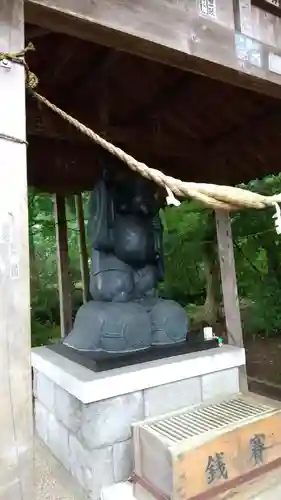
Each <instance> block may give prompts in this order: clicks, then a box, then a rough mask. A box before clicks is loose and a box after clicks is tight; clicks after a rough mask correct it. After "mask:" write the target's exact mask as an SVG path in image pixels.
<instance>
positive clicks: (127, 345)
mask: <svg viewBox="0 0 281 500" xmlns="http://www.w3.org/2000/svg"><path fill="white" fill-rule="evenodd" d="M161 205H162V204H161V202H160V201H159V200H158V198H157V196H156V187H155V185H154V184H153V183H151V182H149V181H147V180H145V179H143V178H142V177H140V176H136V175H129V173H128V172H126V173H125V175H124V174H122V173H114V174H112V172H111V173H109V172H107V173H105V174H104V177H103V179H102V180H100V181H99V182H98V183H97V184H96V186H95V188H94V190H93V192H92V195H91V201H90V218H89V226H88V234H89V238H90V243H91V248H92V253H91V275H90V293H91V296H92V298H93V300H92V301H89V302H88V303H87V304H85V305H83V306H82V307H81V308H80V309H79V311H78V313H77V316H76V319H75V323H74V327H73V330H72V332H71V333H70V334H69V335H68V336H67V338H66V339H65V340H64V344H65V345H67V346H69V347H72V348H73V349H76V350H78V351H84V352H88V353H91V355H97V356H98V354H99V353H100V354H111V355H117V354H124V353H131V352H137V351H140V350H145V349H150V348H152V347H154V346H158V347H159V346H168V345H175V344H176V343H182V342H185V341H186V336H187V333H188V317H187V313H186V311H185V310H184V309H183V308H182V307H181V306H180V305H179V304H178V303H176V302H174V301H172V300H164V299H162V298H159V297H158V296H157V284H158V283H159V281H161V280H163V277H164V263H163V249H162V244H163V228H162V224H161V220H160V216H159V210H160V208H161Z"/></svg>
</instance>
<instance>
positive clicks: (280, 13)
mask: <svg viewBox="0 0 281 500" xmlns="http://www.w3.org/2000/svg"><path fill="white" fill-rule="evenodd" d="M251 4H252V5H253V6H254V7H258V8H259V9H262V10H264V11H265V12H268V13H269V14H273V15H274V16H277V17H281V0H251Z"/></svg>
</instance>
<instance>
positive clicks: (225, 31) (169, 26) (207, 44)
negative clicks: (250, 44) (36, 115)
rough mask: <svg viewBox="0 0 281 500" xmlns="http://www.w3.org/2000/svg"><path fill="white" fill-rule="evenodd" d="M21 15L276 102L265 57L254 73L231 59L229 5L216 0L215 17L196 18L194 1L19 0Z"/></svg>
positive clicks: (279, 92)
mask: <svg viewBox="0 0 281 500" xmlns="http://www.w3.org/2000/svg"><path fill="white" fill-rule="evenodd" d="M25 16H26V20H27V21H28V22H31V23H32V22H33V23H37V24H40V26H42V27H45V28H48V29H51V30H53V31H58V32H61V33H65V34H68V35H70V36H75V37H78V38H82V39H84V40H89V41H92V42H96V43H101V44H103V45H106V46H109V47H113V48H117V49H119V50H124V51H126V52H130V53H134V54H137V55H140V56H143V57H146V58H150V59H153V60H156V61H159V62H162V63H166V64H169V65H172V66H177V67H180V68H182V69H184V70H191V71H194V72H197V73H201V74H204V75H207V76H210V77H212V78H215V79H221V80H222V81H227V82H231V83H234V84H236V85H239V86H242V87H248V88H251V89H253V90H255V91H257V92H261V93H268V94H271V95H272V94H273V93H274V94H275V95H276V96H277V97H278V98H281V85H280V83H279V79H278V78H277V77H276V75H275V74H274V73H273V72H270V71H269V69H268V67H267V57H265V58H262V59H264V61H262V68H260V67H257V66H254V65H250V66H249V65H247V64H244V62H243V61H241V60H240V59H239V58H238V56H237V53H236V47H235V40H234V36H235V31H234V13H233V1H232V0H223V2H222V1H218V6H217V13H216V18H214V17H213V16H211V15H210V16H209V17H208V16H207V17H206V16H202V15H201V13H200V3H199V2H197V1H196V0H189V1H188V2H187V1H186V0H177V2H171V1H168V0H135V1H134V2H133V3H132V1H131V0H122V2H119V1H116V0H96V1H95V2H93V1H92V0H80V1H79V2H74V1H71V2H70V1H69V0H25ZM261 47H262V48H263V51H264V53H265V54H268V53H269V51H270V50H271V52H272V51H273V52H274V50H275V51H277V52H276V53H277V54H279V53H280V50H279V49H278V47H269V46H267V45H265V44H261ZM273 49H274V50H273Z"/></svg>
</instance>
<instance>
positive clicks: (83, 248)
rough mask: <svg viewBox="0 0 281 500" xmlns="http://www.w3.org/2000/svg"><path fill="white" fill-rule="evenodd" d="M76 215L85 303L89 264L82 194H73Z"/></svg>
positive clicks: (86, 300)
mask: <svg viewBox="0 0 281 500" xmlns="http://www.w3.org/2000/svg"><path fill="white" fill-rule="evenodd" d="M75 208H76V217H77V222H78V228H79V253H80V269H81V280H82V293H83V303H84V304H86V302H88V300H89V281H90V278H89V265H88V252H87V244H86V231H85V220H84V208H83V198H82V194H77V195H75Z"/></svg>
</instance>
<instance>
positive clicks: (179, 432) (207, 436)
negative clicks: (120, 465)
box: [134, 396, 281, 500]
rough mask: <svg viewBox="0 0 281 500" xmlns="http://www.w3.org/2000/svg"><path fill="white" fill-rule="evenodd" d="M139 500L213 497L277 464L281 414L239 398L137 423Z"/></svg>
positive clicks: (268, 405)
mask: <svg viewBox="0 0 281 500" xmlns="http://www.w3.org/2000/svg"><path fill="white" fill-rule="evenodd" d="M134 445H135V472H136V475H135V496H136V498H137V499H138V500H147V499H149V498H151V499H157V500H165V499H171V500H189V499H193V498H194V499H195V498H198V499H199V498H200V499H204V498H206V499H207V498H214V497H216V495H217V494H218V493H219V492H221V491H225V490H228V489H229V488H231V487H233V486H235V483H237V484H239V483H240V482H241V481H243V480H247V479H250V478H252V477H254V476H255V475H257V474H261V473H262V472H263V470H264V471H265V470H269V469H270V468H273V467H275V466H278V465H280V463H279V462H280V461H281V458H280V457H281V412H280V406H278V404H276V406H275V404H272V402H270V403H268V401H265V400H264V398H260V397H257V396H255V397H253V396H238V397H235V398H233V399H230V400H225V401H222V402H219V403H216V404H214V403H213V404H210V405H208V406H199V407H196V408H193V409H192V410H190V409H189V410H188V411H186V412H181V413H177V414H173V415H169V416H168V417H166V418H163V419H158V420H153V421H152V420H151V421H149V422H147V421H146V422H143V423H140V424H137V425H135V427H134Z"/></svg>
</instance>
